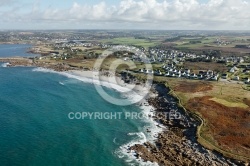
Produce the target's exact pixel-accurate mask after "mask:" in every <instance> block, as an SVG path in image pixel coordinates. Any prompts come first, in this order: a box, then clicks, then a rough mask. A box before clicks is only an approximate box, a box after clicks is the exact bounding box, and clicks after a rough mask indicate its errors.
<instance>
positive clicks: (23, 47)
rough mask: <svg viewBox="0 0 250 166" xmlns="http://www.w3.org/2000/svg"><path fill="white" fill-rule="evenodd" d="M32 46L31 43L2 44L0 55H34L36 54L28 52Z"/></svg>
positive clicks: (0, 45)
mask: <svg viewBox="0 0 250 166" xmlns="http://www.w3.org/2000/svg"><path fill="white" fill-rule="evenodd" d="M30 47H32V45H30V44H0V57H14V56H20V57H34V56H36V55H34V54H30V53H27V51H28V49H29V48H30Z"/></svg>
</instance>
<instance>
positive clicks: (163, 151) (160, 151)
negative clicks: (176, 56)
mask: <svg viewBox="0 0 250 166" xmlns="http://www.w3.org/2000/svg"><path fill="white" fill-rule="evenodd" d="M24 59H26V58H24ZM5 62H6V61H5ZM23 64H25V65H23ZM9 66H33V67H42V68H45V69H46V68H48V69H49V70H51V71H55V72H62V73H67V74H70V75H74V76H76V77H80V78H83V79H86V78H87V79H88V81H91V80H92V71H83V70H82V71H79V70H75V68H71V67H69V68H67V67H66V68H65V67H61V66H63V64H62V65H59V67H58V64H49V65H48V64H44V63H42V64H35V63H34V62H32V61H30V60H29V61H23V62H22V61H20V59H12V62H11V61H10V65H9ZM72 69H73V70H72ZM110 77H115V78H116V80H118V82H119V85H121V87H123V88H126V86H129V85H128V84H126V83H124V82H123V81H122V79H121V77H120V76H114V74H113V75H111V76H110ZM110 77H108V76H105V75H103V76H101V81H103V82H109V81H110V79H109V78H110ZM111 80H112V79H111ZM115 83H116V82H112V84H115ZM142 90H143V87H139V88H138V89H136V91H138V92H140V91H142ZM153 91H155V93H153V92H152V91H151V92H152V94H154V95H151V96H148V98H146V99H145V100H144V101H142V103H140V105H141V104H144V105H143V106H145V107H151V108H152V107H154V111H153V112H154V113H159V112H169V111H170V108H171V109H172V108H174V107H176V108H177V110H178V111H180V112H181V114H182V115H183V117H185V118H184V119H183V120H177V121H170V120H166V119H162V117H157V118H154V122H156V126H157V124H163V125H164V126H165V127H166V128H169V130H165V131H163V130H161V131H158V132H156V133H155V134H154V138H155V139H152V140H146V141H147V142H145V141H141V142H138V144H135V145H130V147H128V146H127V145H126V147H125V148H127V152H126V153H130V155H133V156H134V157H135V158H137V159H138V161H139V162H140V161H144V162H147V161H148V162H150V163H151V164H152V163H158V164H159V165H161V164H163V165H176V164H177V163H178V164H179V165H183V164H185V163H189V164H191V165H196V164H197V165H199V164H201V165H211V164H212V165H213V164H217V165H243V163H241V162H238V161H235V160H232V159H229V158H225V157H223V156H222V155H221V154H219V153H217V152H212V151H210V150H207V149H205V148H204V147H203V146H201V145H200V144H199V143H198V142H197V138H196V130H197V126H199V122H197V121H196V120H195V119H193V118H192V117H191V115H189V114H188V113H184V112H183V110H182V108H180V107H178V105H177V103H178V102H177V100H176V98H175V97H173V96H172V95H170V94H169V92H170V90H169V89H168V87H166V86H165V85H163V84H155V85H154V90H153ZM147 102H148V103H149V104H150V106H147V105H148V104H145V103H147ZM172 104H175V105H174V106H173V105H172ZM150 110H151V109H150ZM157 127H158V126H157ZM159 128H160V129H162V128H161V127H159ZM156 135H157V136H156ZM142 138H143V137H142ZM143 139H144V138H143ZM144 140H145V139H144ZM173 145H174V146H173ZM176 149H177V150H176ZM143 154H144V155H143ZM148 164H149V163H148Z"/></svg>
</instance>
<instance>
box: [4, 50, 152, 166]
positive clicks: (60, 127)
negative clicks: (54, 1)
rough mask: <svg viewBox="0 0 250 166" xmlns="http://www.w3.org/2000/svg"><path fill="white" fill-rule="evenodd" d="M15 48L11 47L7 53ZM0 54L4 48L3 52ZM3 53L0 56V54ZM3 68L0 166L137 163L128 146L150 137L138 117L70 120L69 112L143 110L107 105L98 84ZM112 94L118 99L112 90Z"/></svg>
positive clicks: (32, 70)
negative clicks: (98, 89)
mask: <svg viewBox="0 0 250 166" xmlns="http://www.w3.org/2000/svg"><path fill="white" fill-rule="evenodd" d="M9 50H11V49H9ZM0 51H1V49H0ZM0 54H1V52H0ZM1 66H4V65H3V64H0V147H1V148H0V163H1V165H25V166H26V165H41V166H44V165H76V166H78V165H79V166H83V165H86V166H97V165H98V166H99V165H104V166H105V165H107V166H120V165H138V164H139V163H138V161H135V157H133V154H129V153H127V152H128V150H127V147H128V145H131V144H133V143H136V142H137V143H139V142H143V141H145V140H146V139H147V135H146V134H145V133H146V132H145V131H146V128H148V127H150V125H151V124H150V123H149V122H147V121H145V120H140V119H139V120H135V119H125V118H123V117H122V118H121V119H90V118H88V119H73V120H72V119H70V118H69V117H68V115H69V113H70V112H141V111H143V110H142V108H140V107H139V106H137V105H130V106H117V105H113V104H111V103H108V102H107V101H106V100H104V99H103V98H102V97H101V96H100V95H99V94H98V93H97V92H96V90H95V88H94V85H93V84H91V83H87V82H84V81H80V80H77V79H73V78H70V77H67V76H65V75H61V74H60V73H54V72H49V71H46V70H45V71H42V70H41V69H37V68H32V67H13V68H8V67H1ZM104 89H105V90H106V91H108V93H109V94H112V95H113V96H120V95H121V94H120V93H119V92H117V91H115V90H113V89H108V88H105V87H104Z"/></svg>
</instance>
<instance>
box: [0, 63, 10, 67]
mask: <svg viewBox="0 0 250 166" xmlns="http://www.w3.org/2000/svg"><path fill="white" fill-rule="evenodd" d="M8 65H9V63H3V64H2V65H1V67H7V66H8Z"/></svg>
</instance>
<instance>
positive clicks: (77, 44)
mask: <svg viewBox="0 0 250 166" xmlns="http://www.w3.org/2000/svg"><path fill="white" fill-rule="evenodd" d="M93 46H95V44H94V43H82V42H73V41H72V42H68V41H67V42H59V43H56V44H54V47H55V48H58V49H59V48H71V47H93Z"/></svg>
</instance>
